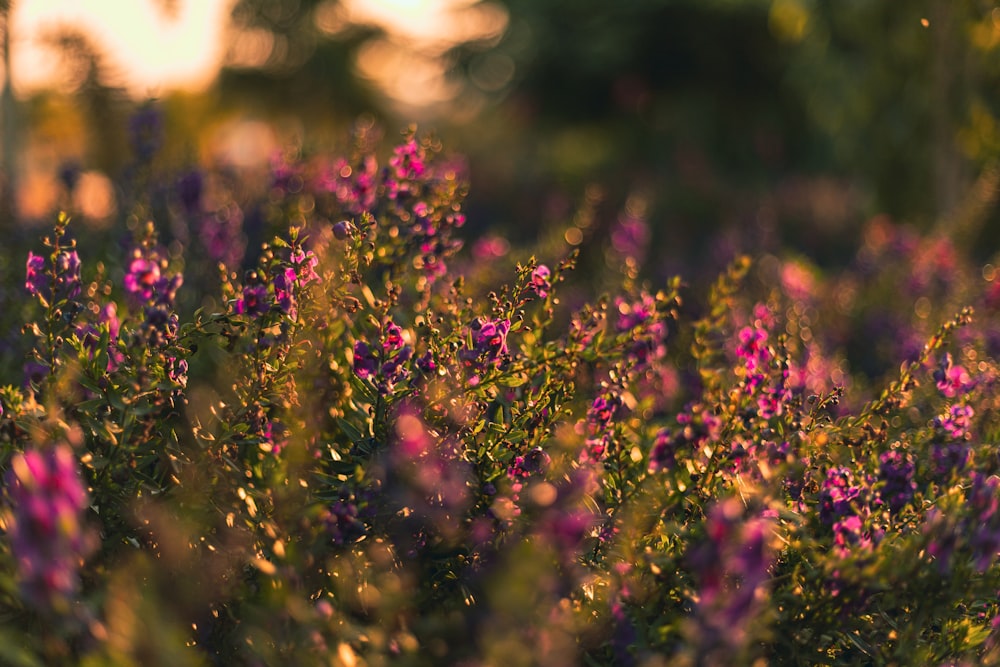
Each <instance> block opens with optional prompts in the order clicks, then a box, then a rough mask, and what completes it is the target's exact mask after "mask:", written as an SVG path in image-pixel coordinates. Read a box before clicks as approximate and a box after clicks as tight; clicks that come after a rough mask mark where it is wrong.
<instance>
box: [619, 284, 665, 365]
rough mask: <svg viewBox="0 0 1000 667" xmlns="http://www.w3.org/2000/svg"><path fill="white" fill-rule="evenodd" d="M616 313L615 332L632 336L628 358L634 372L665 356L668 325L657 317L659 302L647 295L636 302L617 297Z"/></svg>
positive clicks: (640, 296)
mask: <svg viewBox="0 0 1000 667" xmlns="http://www.w3.org/2000/svg"><path fill="white" fill-rule="evenodd" d="M615 310H617V311H618V320H617V321H616V322H615V330H616V331H617V332H618V333H619V334H623V333H628V334H630V338H631V341H630V342H629V344H628V351H627V356H628V358H629V359H630V360H631V362H632V367H633V368H634V369H643V368H645V367H646V366H647V365H648V364H649V363H650V362H651V361H653V360H655V359H658V358H660V357H662V356H663V354H664V352H665V348H664V346H663V339H664V337H665V336H666V335H667V326H666V324H665V323H664V322H663V320H662V319H660V318H659V317H657V312H656V300H655V299H653V297H652V296H650V295H649V294H646V293H645V292H644V293H642V294H640V295H639V298H638V300H636V301H634V302H630V301H626V300H625V299H623V298H622V297H617V298H616V299H615Z"/></svg>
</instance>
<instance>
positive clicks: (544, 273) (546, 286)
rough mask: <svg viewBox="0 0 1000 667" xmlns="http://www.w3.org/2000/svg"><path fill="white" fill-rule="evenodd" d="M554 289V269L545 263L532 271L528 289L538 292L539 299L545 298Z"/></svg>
mask: <svg viewBox="0 0 1000 667" xmlns="http://www.w3.org/2000/svg"><path fill="white" fill-rule="evenodd" d="M551 289H552V271H550V270H549V267H547V266H545V265H544V264H539V265H538V267H537V268H536V269H535V270H534V271H532V272H531V282H530V283H528V291H529V292H532V293H534V294H536V295H537V296H538V298H539V299H544V298H545V297H547V296H548V295H549V290H551Z"/></svg>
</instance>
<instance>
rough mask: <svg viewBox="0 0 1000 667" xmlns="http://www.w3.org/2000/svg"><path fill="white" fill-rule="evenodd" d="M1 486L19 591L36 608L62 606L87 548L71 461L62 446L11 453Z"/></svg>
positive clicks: (83, 495)
mask: <svg viewBox="0 0 1000 667" xmlns="http://www.w3.org/2000/svg"><path fill="white" fill-rule="evenodd" d="M5 482H6V487H7V489H6V491H7V497H8V499H9V501H10V514H9V517H8V537H9V539H10V543H11V552H12V553H13V555H14V559H15V561H16V562H17V568H18V572H19V575H20V580H21V582H20V583H21V588H22V591H23V593H24V595H25V597H26V598H27V599H28V600H30V601H31V602H33V603H34V604H35V605H36V606H38V607H40V608H41V609H53V608H57V609H58V608H61V607H65V605H66V604H67V603H68V601H69V599H70V598H71V597H72V596H73V595H74V594H75V593H76V591H77V589H78V588H79V578H78V574H77V573H78V570H79V566H80V562H81V561H82V559H83V557H84V556H85V555H86V553H87V551H88V547H89V544H88V540H87V535H86V533H85V531H84V528H83V525H82V515H83V512H84V511H85V510H86V508H87V505H88V500H87V492H86V490H85V489H84V487H83V483H82V481H81V479H80V474H79V471H78V469H77V464H76V458H75V457H74V455H73V452H72V450H70V448H69V447H68V446H67V445H55V446H53V447H50V448H48V449H45V450H29V451H26V452H23V453H18V454H15V455H14V457H13V458H12V459H11V462H10V470H9V471H8V473H7V476H6V479H5Z"/></svg>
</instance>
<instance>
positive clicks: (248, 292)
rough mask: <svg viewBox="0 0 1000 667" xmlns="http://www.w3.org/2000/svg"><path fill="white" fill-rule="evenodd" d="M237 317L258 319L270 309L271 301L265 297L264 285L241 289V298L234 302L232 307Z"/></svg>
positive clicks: (248, 286) (265, 289) (247, 286)
mask: <svg viewBox="0 0 1000 667" xmlns="http://www.w3.org/2000/svg"><path fill="white" fill-rule="evenodd" d="M233 309H234V310H235V311H236V314H237V315H249V316H250V317H259V316H261V315H263V314H265V313H266V312H267V311H268V310H270V309H271V300H270V299H269V298H268V295H267V287H266V286H264V285H246V286H245V287H244V288H243V296H241V297H240V298H239V299H237V300H236V304H235V305H234V306H233Z"/></svg>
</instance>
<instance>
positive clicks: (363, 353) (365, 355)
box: [354, 340, 378, 380]
mask: <svg viewBox="0 0 1000 667" xmlns="http://www.w3.org/2000/svg"><path fill="white" fill-rule="evenodd" d="M377 370H378V358H377V357H376V356H375V355H374V354H372V351H371V348H369V347H368V345H367V344H366V343H365V342H364V341H360V340H359V341H355V343H354V374H355V375H357V376H358V377H359V378H361V379H362V380H367V379H369V378H371V377H373V376H374V375H375V373H376V371H377Z"/></svg>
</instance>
